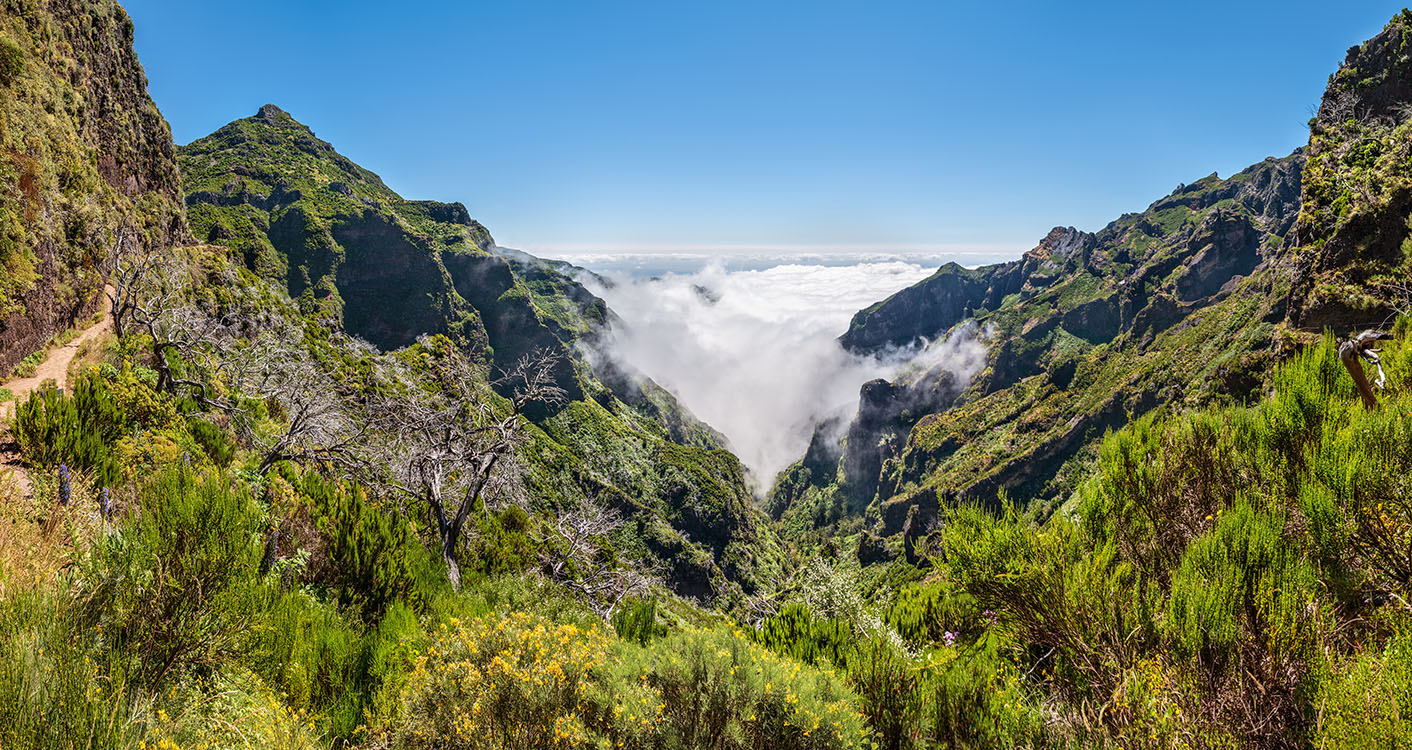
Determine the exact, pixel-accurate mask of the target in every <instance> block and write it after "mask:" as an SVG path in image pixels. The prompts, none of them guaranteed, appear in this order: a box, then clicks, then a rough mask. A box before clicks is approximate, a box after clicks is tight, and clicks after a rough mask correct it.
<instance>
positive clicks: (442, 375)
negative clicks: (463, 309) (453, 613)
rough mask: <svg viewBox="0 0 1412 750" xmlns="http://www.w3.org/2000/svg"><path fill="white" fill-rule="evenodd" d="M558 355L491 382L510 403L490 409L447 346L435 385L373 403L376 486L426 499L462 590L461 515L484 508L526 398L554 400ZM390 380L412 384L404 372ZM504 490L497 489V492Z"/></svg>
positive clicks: (517, 431)
mask: <svg viewBox="0 0 1412 750" xmlns="http://www.w3.org/2000/svg"><path fill="white" fill-rule="evenodd" d="M557 362H558V358H557V356H556V355H554V354H551V353H549V352H538V353H535V354H532V355H528V356H526V357H524V358H523V359H521V360H520V362H519V363H518V364H517V365H516V366H515V367H514V368H512V369H511V370H510V372H509V373H507V374H506V375H505V377H504V378H502V379H500V380H499V381H497V383H496V384H497V385H508V386H510V388H511V396H510V399H509V404H508V408H504V407H501V408H499V409H497V408H496V406H495V404H494V400H493V398H492V396H491V395H490V394H489V393H488V392H487V389H485V388H484V386H483V385H481V382H482V381H481V379H480V378H479V377H477V373H476V372H475V371H474V369H473V368H472V367H471V365H470V363H469V362H467V361H466V360H465V358H464V357H463V356H462V355H461V354H460V353H459V352H455V351H448V352H445V353H443V355H442V356H441V357H440V358H439V359H438V361H437V363H436V367H437V368H438V372H437V383H436V384H435V387H434V388H432V389H429V390H424V389H419V388H416V387H415V386H413V391H414V392H413V393H411V394H410V395H405V396H401V397H396V398H391V399H388V400H387V401H385V402H383V403H381V404H380V405H378V406H377V408H376V411H377V412H378V413H377V414H376V415H374V417H373V421H374V423H375V424H376V425H378V428H379V431H380V432H381V433H383V434H384V435H385V436H386V441H385V442H384V443H382V446H383V451H384V453H385V455H384V456H382V457H381V460H376V461H374V462H373V463H374V464H375V465H376V464H381V465H383V466H385V467H386V470H385V471H386V473H385V474H384V476H383V477H382V480H381V481H382V484H384V485H385V486H386V487H387V488H388V489H390V490H393V491H395V492H397V493H399V494H401V495H403V496H405V497H408V498H410V499H412V500H414V501H416V502H419V503H421V504H424V505H425V506H426V508H427V510H428V511H429V513H430V515H431V516H432V519H433V520H434V521H435V524H436V530H437V539H438V546H439V547H440V551H441V559H442V561H443V562H444V563H445V564H446V574H447V577H448V578H450V580H451V585H452V587H453V588H457V589H459V588H460V585H461V565H460V557H459V548H460V544H461V538H462V535H463V530H464V528H465V525H466V520H467V519H468V518H469V516H470V514H471V512H472V511H473V510H475V509H476V508H477V507H480V508H483V509H485V508H488V505H487V499H488V496H489V495H491V494H496V493H494V492H493V490H495V489H497V486H496V485H497V483H498V484H499V485H501V488H502V489H503V485H504V484H505V483H506V481H507V480H508V478H509V477H508V473H507V472H504V471H502V469H504V468H505V465H506V464H509V463H511V462H512V461H513V458H514V452H515V449H516V447H517V446H519V445H520V444H521V443H522V442H523V440H524V433H523V427H524V419H523V417H522V416H521V414H522V412H523V411H524V409H525V407H527V406H529V405H530V404H531V403H536V402H538V403H557V402H559V401H561V400H562V399H563V398H564V391H563V389H561V388H559V387H558V386H557V385H555V384H554V381H553V376H552V372H553V369H554V366H555V365H556V364H557ZM393 380H394V382H400V383H403V384H410V383H413V382H414V378H413V377H411V376H410V374H408V373H406V372H405V371H401V372H394V373H393ZM501 494H503V493H501Z"/></svg>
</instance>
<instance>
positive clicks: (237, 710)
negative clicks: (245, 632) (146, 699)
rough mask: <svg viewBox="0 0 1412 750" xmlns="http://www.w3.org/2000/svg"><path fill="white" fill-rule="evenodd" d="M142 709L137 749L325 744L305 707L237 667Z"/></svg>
mask: <svg viewBox="0 0 1412 750" xmlns="http://www.w3.org/2000/svg"><path fill="white" fill-rule="evenodd" d="M145 709H146V710H145V711H143V712H142V714H140V717H139V718H140V720H141V724H142V725H143V726H144V727H145V731H144V732H143V733H142V739H141V740H139V743H138V744H137V745H136V746H137V747H138V748H139V749H141V748H152V749H153V750H171V749H172V748H252V749H253V748H280V750H314V748H327V747H329V742H328V741H327V739H326V737H325V736H324V734H323V733H322V732H320V731H319V729H318V727H317V726H316V724H315V722H314V721H313V720H312V719H311V717H310V716H309V714H308V713H307V712H304V711H301V710H298V709H294V708H291V707H290V706H289V705H288V704H286V703H285V702H284V701H283V700H281V696H280V695H279V694H277V693H276V692H275V691H273V690H271V689H270V688H269V687H268V686H266V685H265V684H264V683H262V682H261V681H260V680H259V679H258V678H257V677H255V676H254V675H252V674H250V673H248V672H245V671H242V670H239V669H232V670H227V671H223V672H221V673H219V674H217V675H214V676H212V677H211V678H209V679H202V680H193V681H188V682H184V683H182V684H180V685H178V686H177V687H176V688H175V689H173V690H170V691H167V692H166V693H165V694H163V695H162V696H161V697H160V699H158V700H155V701H153V702H152V703H151V704H149V705H147V706H146V707H145ZM129 746H131V745H129Z"/></svg>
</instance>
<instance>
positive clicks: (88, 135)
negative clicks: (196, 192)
mask: <svg viewBox="0 0 1412 750" xmlns="http://www.w3.org/2000/svg"><path fill="white" fill-rule="evenodd" d="M132 32H133V29H132V21H131V20H129V19H128V17H127V14H126V13H125V12H123V10H122V8H120V7H119V6H118V5H117V4H116V3H113V2H103V1H100V0H55V1H54V2H45V3H39V2H31V1H29V0H18V1H17V2H11V3H8V4H7V5H6V6H5V7H4V8H3V9H0V92H3V93H0V372H5V371H8V370H9V369H10V368H12V367H13V366H14V365H15V363H16V362H18V361H19V359H21V358H23V357H24V356H26V355H27V354H29V353H30V352H33V351H35V350H36V349H38V348H39V347H41V346H42V345H43V344H44V342H45V341H46V340H48V339H49V338H50V337H51V336H52V335H53V334H55V333H57V332H59V331H61V330H63V329H64V328H67V327H69V326H70V325H72V324H73V323H74V321H75V320H76V319H77V318H78V317H80V316H83V315H86V314H88V313H90V312H92V311H93V310H94V309H95V307H96V305H97V304H98V298H99V289H100V287H101V271H100V268H101V266H102V264H103V262H104V261H105V260H106V258H107V257H108V256H109V255H110V254H111V250H112V245H113V243H114V242H115V241H116V238H117V237H118V236H119V233H120V231H122V230H126V233H128V234H130V235H131V237H132V240H131V241H134V242H146V243H166V244H170V243H172V242H175V241H179V240H181V239H184V238H185V236H186V226H185V223H184V221H183V218H182V211H181V200H180V196H181V187H180V185H179V182H178V179H177V168H176V163H175V160H174V158H173V154H172V139H171V133H170V130H169V129H168V128H167V123H166V121H165V120H163V119H162V115H161V114H160V113H159V112H158V111H157V108H156V106H155V105H153V103H152V100H151V99H150V98H149V97H148V95H147V78H146V76H145V75H144V74H143V72H142V66H141V65H140V64H138V61H137V56H136V55H135V54H134V53H133V50H132Z"/></svg>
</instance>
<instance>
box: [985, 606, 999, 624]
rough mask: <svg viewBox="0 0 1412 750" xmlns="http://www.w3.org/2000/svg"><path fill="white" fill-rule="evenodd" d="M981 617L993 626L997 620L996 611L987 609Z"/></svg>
mask: <svg viewBox="0 0 1412 750" xmlns="http://www.w3.org/2000/svg"><path fill="white" fill-rule="evenodd" d="M981 617H983V618H985V621H986V622H988V623H990V624H991V625H994V624H995V621H996V619H997V618H996V616H995V610H993V609H987V610H986V611H984V612H982V613H981Z"/></svg>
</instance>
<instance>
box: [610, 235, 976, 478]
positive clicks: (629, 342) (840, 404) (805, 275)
mask: <svg viewBox="0 0 1412 750" xmlns="http://www.w3.org/2000/svg"><path fill="white" fill-rule="evenodd" d="M930 273H931V269H930V268H927V267H923V266H921V265H918V264H915V263H908V262H902V261H886V262H865V263H857V264H853V265H846V266H838V265H835V266H825V265H800V264H787V265H777V266H774V267H771V268H767V269H763V270H735V271H729V270H726V269H725V268H724V267H723V266H722V265H720V264H715V265H711V266H708V267H706V268H704V269H702V270H700V271H697V272H694V273H669V274H665V275H663V276H661V277H658V278H652V279H644V278H632V277H628V276H623V275H613V276H612V277H611V280H612V282H614V283H613V284H612V285H611V286H605V285H602V284H598V283H596V282H595V281H594V280H593V279H592V278H585V279H584V281H585V283H587V284H588V285H589V287H590V289H591V290H592V291H593V292H594V293H595V294H598V295H599V296H601V297H603V298H604V299H605V300H606V301H607V302H608V305H609V306H610V307H611V308H612V309H613V310H614V311H615V312H616V313H617V314H618V315H619V316H620V318H621V321H620V323H619V324H617V325H615V326H614V329H613V331H612V334H611V336H610V337H609V338H608V340H607V343H606V346H607V348H608V352H607V353H608V354H610V355H611V356H613V357H614V358H615V359H617V360H619V361H620V362H622V363H625V364H626V365H628V366H629V367H631V368H634V369H636V370H639V371H641V372H642V373H644V374H646V375H647V376H649V377H651V378H652V379H653V380H655V381H657V383H659V384H661V385H662V386H663V387H665V388H667V389H668V390H670V391H672V393H674V394H675V395H676V396H677V398H678V399H679V400H680V401H681V403H682V404H683V405H685V406H686V407H687V408H688V409H690V410H691V411H692V412H693V413H694V414H695V415H696V416H697V417H698V418H700V419H702V420H703V421H705V422H706V423H707V424H710V425H711V426H712V427H714V428H716V429H717V430H719V431H720V432H721V433H723V434H724V435H725V436H726V437H727V438H728V439H729V440H730V443H731V448H732V449H733V450H734V451H735V453H736V454H737V455H738V456H740V458H741V460H742V461H743V462H744V463H745V465H746V466H747V467H748V468H749V469H750V470H751V472H752V474H754V476H755V477H756V479H757V480H758V481H759V482H760V483H762V484H763V485H765V486H768V485H769V484H770V483H772V482H773V481H774V478H775V475H776V474H777V473H778V472H779V471H780V470H782V469H784V468H785V467H786V466H788V465H789V464H790V463H791V462H793V461H795V460H797V459H799V458H800V457H802V456H803V454H804V451H805V449H806V448H807V447H808V444H809V439H810V436H811V434H812V432H813V429H814V425H815V424H816V422H818V421H819V420H820V419H824V418H828V417H842V418H843V419H842V422H843V423H844V424H845V425H846V423H847V421H848V420H849V419H850V418H851V417H852V416H853V414H855V413H856V410H857V406H858V389H859V387H860V386H861V385H862V384H863V383H865V382H867V381H869V380H871V379H873V378H879V377H882V378H888V379H892V378H894V377H896V376H897V375H898V374H899V373H900V372H901V371H903V370H904V369H906V368H907V367H908V363H909V361H910V362H913V363H914V364H913V366H917V365H921V366H924V367H926V368H927V369H932V368H934V367H938V366H944V367H946V368H947V369H950V370H953V371H955V372H957V374H958V375H959V376H960V377H962V378H964V379H969V378H970V377H972V376H974V374H975V373H976V372H978V371H979V370H980V368H981V366H982V365H983V363H984V348H983V345H981V344H980V343H978V342H977V341H976V340H975V338H974V337H973V336H970V335H969V334H967V335H959V334H958V335H957V336H954V337H953V340H952V341H946V342H935V343H933V344H932V345H930V346H928V347H925V348H924V349H921V348H919V349H910V350H905V351H903V352H896V353H893V354H892V355H890V356H887V357H884V358H881V359H879V358H873V357H859V356H855V355H852V354H849V353H848V352H846V351H844V350H843V348H842V347H840V346H839V345H838V342H837V340H836V339H837V337H838V336H839V335H840V334H842V333H843V332H844V331H845V330H847V328H848V323H849V320H850V319H851V318H852V316H853V314H854V313H855V312H857V311H858V310H860V309H862V308H864V307H867V306H868V305H871V304H872V303H874V302H877V301H878V300H881V299H884V298H886V297H887V296H889V295H891V294H892V293H893V292H896V291H898V290H899V289H902V288H904V287H906V286H909V285H911V284H913V283H916V282H917V281H920V280H921V279H924V278H926V277H927V276H928V275H930Z"/></svg>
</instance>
